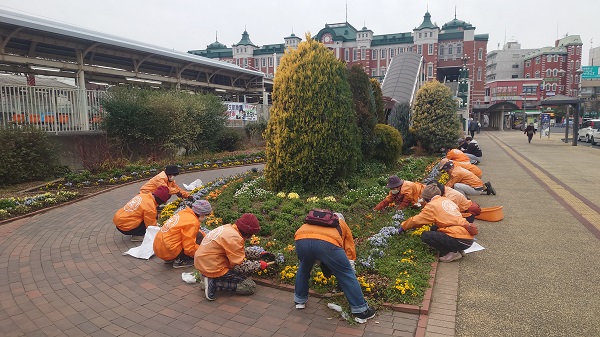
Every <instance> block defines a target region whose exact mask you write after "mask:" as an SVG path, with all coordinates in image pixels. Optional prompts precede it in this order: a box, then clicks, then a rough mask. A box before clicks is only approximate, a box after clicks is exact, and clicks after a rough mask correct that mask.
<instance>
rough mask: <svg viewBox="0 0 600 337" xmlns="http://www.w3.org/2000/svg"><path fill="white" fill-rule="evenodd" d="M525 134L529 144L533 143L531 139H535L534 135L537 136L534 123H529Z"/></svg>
mask: <svg viewBox="0 0 600 337" xmlns="http://www.w3.org/2000/svg"><path fill="white" fill-rule="evenodd" d="M523 133H524V134H526V135H527V141H528V142H529V143H531V139H532V138H533V135H534V134H535V127H534V126H533V123H529V125H527V127H526V128H525V131H523Z"/></svg>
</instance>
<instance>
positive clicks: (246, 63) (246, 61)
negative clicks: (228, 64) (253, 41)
mask: <svg viewBox="0 0 600 337" xmlns="http://www.w3.org/2000/svg"><path fill="white" fill-rule="evenodd" d="M246 67H248V59H247V58H244V68H246Z"/></svg>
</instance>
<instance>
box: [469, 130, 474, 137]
mask: <svg viewBox="0 0 600 337" xmlns="http://www.w3.org/2000/svg"><path fill="white" fill-rule="evenodd" d="M469 133H470V134H471V138H475V130H469Z"/></svg>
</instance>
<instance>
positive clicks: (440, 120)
mask: <svg viewBox="0 0 600 337" xmlns="http://www.w3.org/2000/svg"><path fill="white" fill-rule="evenodd" d="M456 109H457V106H456V102H455V101H454V100H453V99H452V94H451V93H450V89H448V88H447V87H446V86H444V85H443V84H441V83H440V82H438V81H432V82H427V83H426V84H425V85H423V86H422V87H421V88H420V89H419V91H418V92H417V96H416V98H415V103H414V113H413V116H412V125H413V131H414V134H415V137H416V140H417V143H418V144H420V145H421V147H422V148H423V149H424V150H425V151H427V152H428V153H434V152H438V151H440V150H441V149H442V148H444V149H448V148H452V147H454V146H455V145H456V139H457V138H458V137H459V135H460V123H459V120H458V117H457V115H456Z"/></svg>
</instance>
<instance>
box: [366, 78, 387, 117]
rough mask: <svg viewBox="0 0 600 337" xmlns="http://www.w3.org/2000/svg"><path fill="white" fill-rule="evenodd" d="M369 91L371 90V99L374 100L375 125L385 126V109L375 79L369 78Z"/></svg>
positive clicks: (379, 88)
mask: <svg viewBox="0 0 600 337" xmlns="http://www.w3.org/2000/svg"><path fill="white" fill-rule="evenodd" d="M369 81H370V82H371V89H372V90H373V99H374V100H375V116H376V117H377V123H380V124H385V123H386V120H385V119H386V118H385V117H386V116H385V109H384V107H383V92H382V91H381V85H379V81H378V80H377V79H375V78H370V79H369Z"/></svg>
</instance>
